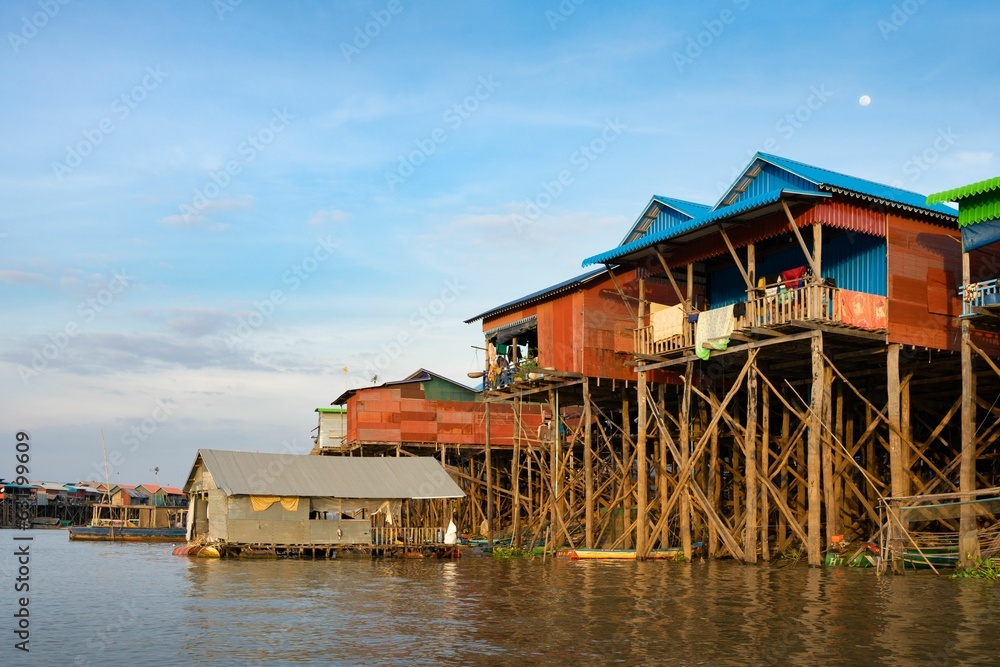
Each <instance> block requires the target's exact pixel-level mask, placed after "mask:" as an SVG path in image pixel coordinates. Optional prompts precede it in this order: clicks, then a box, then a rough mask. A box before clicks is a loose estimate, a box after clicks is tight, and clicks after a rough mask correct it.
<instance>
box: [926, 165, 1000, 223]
mask: <svg viewBox="0 0 1000 667" xmlns="http://www.w3.org/2000/svg"><path fill="white" fill-rule="evenodd" d="M946 201H953V202H958V226H959V227H968V226H969V225H974V224H976V223H977V222H985V221H987V220H996V219H997V218H1000V176H996V177H994V178H987V179H986V180H985V181H978V182H976V183H970V184H969V185H963V186H962V187H960V188H953V189H951V190H945V191H944V192H937V193H935V194H932V195H927V203H928V204H932V203H938V202H946Z"/></svg>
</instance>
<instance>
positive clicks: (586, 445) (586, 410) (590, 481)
mask: <svg viewBox="0 0 1000 667" xmlns="http://www.w3.org/2000/svg"><path fill="white" fill-rule="evenodd" d="M591 421H592V416H591V412H590V381H589V380H584V381H583V423H584V426H585V430H584V432H583V477H584V501H583V502H584V512H583V513H584V522H585V525H584V544H586V545H587V548H588V549H593V548H594V450H593V442H591V432H592V431H593V429H592V428H591V424H590V422H591Z"/></svg>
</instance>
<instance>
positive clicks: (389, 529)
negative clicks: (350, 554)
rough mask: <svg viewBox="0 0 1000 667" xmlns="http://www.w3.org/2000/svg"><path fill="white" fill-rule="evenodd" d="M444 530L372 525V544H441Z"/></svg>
mask: <svg viewBox="0 0 1000 667" xmlns="http://www.w3.org/2000/svg"><path fill="white" fill-rule="evenodd" d="M444 532H445V531H444V529H442V528H420V527H417V528H411V527H401V526H373V527H372V544H374V545H392V544H441V543H443V542H444Z"/></svg>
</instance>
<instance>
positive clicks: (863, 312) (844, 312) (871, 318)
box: [836, 289, 889, 330]
mask: <svg viewBox="0 0 1000 667" xmlns="http://www.w3.org/2000/svg"><path fill="white" fill-rule="evenodd" d="M836 294H837V296H836V301H837V303H836V307H837V312H838V313H839V314H840V321H841V322H843V323H844V324H846V325H848V326H852V327H857V328H858V329H869V330H875V329H888V328H889V319H888V316H887V314H886V298H885V297H884V296H879V295H877V294H865V293H864V292H852V291H850V290H845V289H840V290H837V292H836Z"/></svg>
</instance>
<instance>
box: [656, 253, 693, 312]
mask: <svg viewBox="0 0 1000 667" xmlns="http://www.w3.org/2000/svg"><path fill="white" fill-rule="evenodd" d="M653 252H655V253H656V258H657V259H658V260H660V266H662V267H663V272H664V273H666V274H667V278H669V279H670V285H671V287H673V288H674V293H675V294H676V295H677V302H678V303H680V304H682V305H683V306H684V312H685V313H690V312H691V311H692V308H691V302H690V299H689V298H685V297H684V294H682V293H681V288H680V286H679V285H678V284H677V281H676V280H674V272H673V271H671V270H670V267H669V266H668V265H667V260H666V259H664V258H663V255H661V254H660V251H659V250H656V249H655V248H654V249H653Z"/></svg>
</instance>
